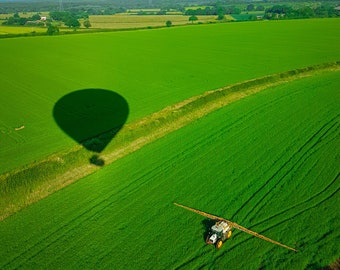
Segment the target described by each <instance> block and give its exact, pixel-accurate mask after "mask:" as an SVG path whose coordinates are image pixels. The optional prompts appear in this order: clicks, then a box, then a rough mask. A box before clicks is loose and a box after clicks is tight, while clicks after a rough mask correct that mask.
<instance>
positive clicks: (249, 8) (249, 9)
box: [247, 4, 255, 11]
mask: <svg viewBox="0 0 340 270" xmlns="http://www.w3.org/2000/svg"><path fill="white" fill-rule="evenodd" d="M254 8H255V6H254V4H249V5H248V6H247V11H253V10H254Z"/></svg>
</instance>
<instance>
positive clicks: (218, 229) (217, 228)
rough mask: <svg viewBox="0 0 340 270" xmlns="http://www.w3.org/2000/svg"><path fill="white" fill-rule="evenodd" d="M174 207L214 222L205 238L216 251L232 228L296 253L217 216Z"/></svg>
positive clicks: (189, 208) (185, 207) (192, 209)
mask: <svg viewBox="0 0 340 270" xmlns="http://www.w3.org/2000/svg"><path fill="white" fill-rule="evenodd" d="M174 204H175V205H177V206H179V207H182V208H184V209H187V210H189V211H192V212H195V213H197V214H199V215H202V216H205V217H207V218H210V219H212V220H216V224H215V225H213V226H212V227H211V228H210V230H209V232H208V236H207V238H206V243H207V244H211V245H215V247H216V248H217V249H219V248H221V247H222V245H223V242H225V241H226V240H227V239H229V238H230V237H231V235H232V228H235V229H238V230H240V231H243V232H246V233H248V234H251V235H253V236H256V237H258V238H260V239H263V240H265V241H268V242H270V243H273V244H275V245H279V246H281V247H284V248H287V249H289V250H293V251H295V252H297V251H298V250H296V249H294V248H291V247H289V246H286V245H284V244H282V243H280V242H277V241H275V240H273V239H270V238H268V237H266V236H264V235H261V234H259V233H257V232H254V231H251V230H249V229H247V228H245V227H242V226H240V225H238V224H237V223H235V222H232V221H230V220H227V219H224V218H222V217H218V216H215V215H211V214H208V213H206V212H203V211H200V210H197V209H194V208H191V207H188V206H184V205H181V204H178V203H174Z"/></svg>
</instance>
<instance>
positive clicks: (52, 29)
mask: <svg viewBox="0 0 340 270" xmlns="http://www.w3.org/2000/svg"><path fill="white" fill-rule="evenodd" d="M58 34H59V27H58V25H57V24H56V23H48V25H47V35H50V36H53V35H58Z"/></svg>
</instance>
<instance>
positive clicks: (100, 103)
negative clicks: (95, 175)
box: [53, 89, 129, 166]
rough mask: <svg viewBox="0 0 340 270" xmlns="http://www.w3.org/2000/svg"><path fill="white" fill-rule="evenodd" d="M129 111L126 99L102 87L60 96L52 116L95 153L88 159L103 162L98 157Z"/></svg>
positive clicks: (98, 162) (120, 126)
mask: <svg viewBox="0 0 340 270" xmlns="http://www.w3.org/2000/svg"><path fill="white" fill-rule="evenodd" d="M128 114H129V105H128V103H127V101H126V100H125V99H124V98H123V97H122V96H121V95H119V94H117V93H115V92H113V91H109V90H104V89H83V90H77V91H74V92H71V93H68V94H67V95H65V96H63V97H61V98H60V99H59V100H58V101H57V102H56V103H55V105H54V108H53V117H54V119H55V121H56V123H57V124H58V126H59V127H60V128H61V129H62V130H63V131H64V132H65V133H66V134H67V135H68V136H70V137H71V138H72V139H73V140H75V141H76V142H78V143H79V144H81V145H83V146H84V147H85V148H86V149H87V150H89V151H91V152H94V153H95V154H94V155H93V156H92V157H91V158H90V163H92V164H94V165H97V166H103V165H104V164H105V162H104V160H103V159H101V158H100V157H99V155H98V154H99V153H101V152H102V151H103V150H104V148H105V147H106V146H107V145H108V144H109V143H110V141H111V140H112V139H113V138H114V137H115V136H116V134H117V133H118V132H119V130H120V129H121V128H122V127H123V126H124V124H125V122H126V120H127V117H128Z"/></svg>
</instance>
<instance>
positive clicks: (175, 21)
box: [90, 14, 231, 29]
mask: <svg viewBox="0 0 340 270" xmlns="http://www.w3.org/2000/svg"><path fill="white" fill-rule="evenodd" d="M197 18H198V20H197V21H196V22H195V24H197V23H200V22H201V23H209V22H217V21H216V16H198V17H197ZM228 18H229V19H231V17H230V16H229V17H228ZM166 21H171V22H172V25H174V26H175V25H185V24H191V22H189V16H183V15H161V16H159V15H145V16H140V15H126V14H117V15H107V16H105V15H100V16H99V15H98V16H94V15H93V16H90V22H91V25H92V26H91V28H101V29H128V28H143V27H157V26H165V22H166Z"/></svg>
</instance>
